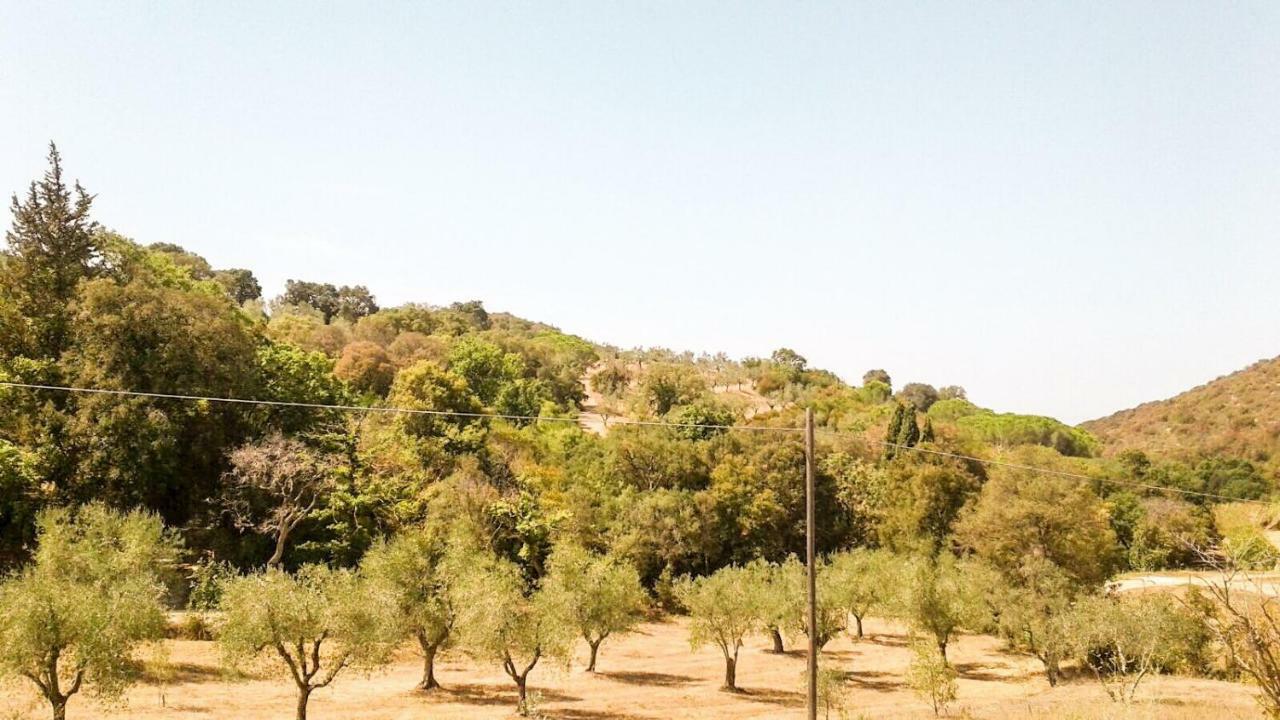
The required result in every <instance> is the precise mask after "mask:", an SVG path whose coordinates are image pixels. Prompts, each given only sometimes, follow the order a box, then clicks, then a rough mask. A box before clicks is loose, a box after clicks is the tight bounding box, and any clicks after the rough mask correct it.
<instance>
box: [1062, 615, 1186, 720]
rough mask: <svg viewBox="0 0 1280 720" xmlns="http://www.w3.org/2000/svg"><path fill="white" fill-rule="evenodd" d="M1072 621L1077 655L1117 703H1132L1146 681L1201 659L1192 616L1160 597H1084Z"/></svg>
mask: <svg viewBox="0 0 1280 720" xmlns="http://www.w3.org/2000/svg"><path fill="white" fill-rule="evenodd" d="M1070 622H1071V625H1070V628H1071V630H1070V632H1071V648H1072V650H1073V652H1074V654H1075V657H1076V658H1077V659H1078V660H1079V661H1080V663H1081V665H1083V666H1085V667H1088V668H1089V669H1090V670H1091V671H1092V672H1093V674H1094V676H1095V677H1096V678H1097V679H1098V682H1099V683H1101V684H1102V687H1103V689H1104V690H1106V692H1107V695H1108V696H1109V697H1110V698H1111V699H1112V700H1113V701H1116V702H1132V701H1133V699H1134V695H1135V694H1136V693H1137V692H1138V685H1139V684H1140V683H1141V682H1142V681H1143V679H1144V678H1146V677H1147V676H1148V675H1152V674H1156V673H1160V672H1163V671H1164V670H1166V669H1176V668H1177V667H1178V666H1179V665H1181V664H1183V663H1184V662H1185V661H1186V660H1188V659H1189V658H1193V657H1195V656H1197V655H1199V654H1200V653H1201V652H1202V648H1203V644H1204V640H1205V638H1204V637H1203V636H1202V635H1201V634H1200V631H1201V629H1202V628H1203V626H1202V625H1200V624H1199V623H1198V622H1197V620H1196V618H1195V617H1194V616H1193V615H1192V614H1191V613H1190V612H1188V611H1187V610H1186V609H1184V608H1183V607H1182V606H1180V605H1179V604H1178V601H1176V600H1175V599H1174V598H1173V597H1171V596H1170V595H1167V594H1163V593H1153V594H1140V593H1130V594H1126V595H1119V596H1101V595H1095V596H1092V597H1087V598H1084V599H1082V600H1081V601H1080V602H1078V603H1077V604H1076V606H1075V607H1074V608H1073V610H1072V614H1071V620H1070Z"/></svg>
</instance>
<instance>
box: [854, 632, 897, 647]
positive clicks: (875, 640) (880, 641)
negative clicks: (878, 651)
mask: <svg viewBox="0 0 1280 720" xmlns="http://www.w3.org/2000/svg"><path fill="white" fill-rule="evenodd" d="M861 642H868V643H872V644H874V645H889V646H890V647H906V646H907V637H906V636H905V635H887V634H871V633H868V634H867V636H866V637H864V638H862V640H861Z"/></svg>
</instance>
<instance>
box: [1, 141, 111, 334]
mask: <svg viewBox="0 0 1280 720" xmlns="http://www.w3.org/2000/svg"><path fill="white" fill-rule="evenodd" d="M92 205H93V196H92V195H90V194H89V193H88V192H86V191H85V189H84V188H82V187H81V186H80V183H79V182H76V183H75V184H74V191H73V190H72V189H68V188H67V185H66V182H65V181H64V180H63V179H62V156H61V155H60V154H59V153H58V148H57V147H56V146H55V145H54V144H53V143H49V169H48V170H46V171H45V174H44V177H43V178H42V179H40V180H38V181H35V182H32V183H31V186H30V188H29V189H28V191H27V196H26V199H25V200H23V201H21V202H19V200H18V196H17V195H14V196H13V200H12V205H11V209H12V212H13V226H12V228H10V229H9V230H8V231H7V232H6V233H5V243H6V245H7V246H8V247H7V249H6V250H4V251H3V253H2V254H0V258H2V260H3V262H0V272H2V275H0V305H4V304H10V303H12V305H13V306H14V308H15V309H16V310H17V311H18V313H20V317H21V318H22V319H23V325H24V326H25V328H24V331H23V332H21V333H16V334H19V335H20V336H21V338H22V339H23V340H24V342H23V344H22V345H20V346H12V347H8V348H6V350H5V354H6V355H8V353H11V352H12V353H14V354H15V355H26V356H28V357H32V358H48V359H56V358H57V357H58V356H59V355H61V354H62V352H63V350H65V349H66V348H67V345H68V343H69V341H70V322H71V308H72V303H71V301H72V300H74V299H75V295H76V289H77V287H78V285H79V284H80V281H81V280H83V279H86V278H92V277H95V276H97V275H98V274H100V273H101V272H102V269H103V268H102V252H103V248H102V246H101V243H100V238H99V235H98V232H97V231H98V225H97V223H95V222H94V221H93V220H91V219H90V217H89V210H90V208H91V206H92Z"/></svg>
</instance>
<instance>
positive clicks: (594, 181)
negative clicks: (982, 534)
mask: <svg viewBox="0 0 1280 720" xmlns="http://www.w3.org/2000/svg"><path fill="white" fill-rule="evenodd" d="M50 139H54V140H56V141H57V142H58V144H59V146H60V148H61V149H62V151H63V153H64V156H65V158H66V165H67V167H68V169H69V171H70V172H71V173H72V174H74V175H75V176H77V177H79V178H80V179H81V180H82V181H83V182H84V183H85V184H86V186H87V187H89V189H91V190H92V191H94V192H97V193H98V194H99V197H98V201H97V205H96V207H97V216H98V218H99V219H100V220H101V221H102V222H103V223H105V224H107V225H108V226H110V227H113V228H115V229H117V230H119V231H121V232H123V233H125V234H127V235H130V236H132V237H134V238H135V239H137V240H138V241H140V242H144V243H151V242H157V241H167V242H176V243H179V244H181V245H184V246H186V247H188V248H189V249H192V250H194V251H197V252H199V253H201V254H203V255H205V256H206V257H208V258H209V259H210V260H211V261H212V262H213V263H214V264H215V265H218V266H244V267H249V268H252V269H253V270H254V271H255V272H256V273H257V274H258V276H259V277H260V278H261V279H262V280H263V282H264V285H265V286H266V288H267V290H268V292H269V293H271V294H274V293H277V292H279V291H280V290H281V289H282V287H283V284H284V280H285V279H286V278H289V277H296V278H306V279H314V280H324V281H332V282H335V283H363V284H366V285H368V286H369V287H370V288H371V289H372V290H373V291H374V292H375V293H376V294H377V296H378V298H379V300H380V301H382V302H383V304H392V303H399V302H403V301H409V300H416V301H426V302H431V303H441V304H442V303H447V302H451V301H454V300H466V299H473V298H476V299H482V300H484V301H485V303H486V305H487V306H488V307H489V308H490V309H492V310H508V311H511V312H515V313H517V314H520V315H523V316H526V317H530V318H534V319H539V320H544V321H547V322H551V323H553V324H556V325H559V326H560V327H562V328H564V329H566V330H568V331H571V332H575V333H578V334H581V335H584V336H587V337H589V338H592V339H595V340H599V341H604V342H611V343H615V344H618V345H622V346H635V345H666V346H672V347H676V348H680V349H693V350H709V351H715V350H725V351H727V352H729V353H731V354H733V355H745V354H767V353H768V352H769V351H770V350H772V349H773V348H775V347H777V346H780V345H787V346H791V347H794V348H795V349H796V350H798V351H799V352H801V353H802V354H804V355H806V356H807V357H808V358H809V359H810V361H811V363H812V364H815V365H818V366H821V367H826V368H831V369H833V370H835V371H837V372H838V373H840V374H841V375H843V376H844V377H845V378H846V379H849V380H856V379H857V378H860V377H861V375H862V372H863V371H865V370H866V369H868V368H871V367H884V368H887V369H888V370H889V371H890V373H891V374H892V375H893V377H894V380H895V383H896V384H898V385H901V384H902V383H904V382H907V381H915V380H918V381H925V382H931V383H934V384H936V385H943V384H952V383H955V384H960V385H964V386H965V387H966V388H968V390H969V394H970V396H971V398H973V399H974V400H975V401H977V402H978V403H980V404H983V405H986V406H990V407H994V408H996V409H1001V410H1017V411H1029V412H1041V413H1046V414H1052V415H1056V416H1059V417H1062V418H1064V419H1066V420H1070V421H1079V420H1084V419H1087V418H1090V417H1095V416H1098V415H1102V414H1105V413H1109V412H1111V411H1114V410H1117V409H1120V408H1123V407H1127V406H1130V405H1133V404H1135V403H1138V402H1141V401H1145V400H1150V399H1155V398H1159V397H1164V396H1168V395H1171V394H1174V393H1176V392H1178V391H1180V390H1182V389H1185V388H1187V387H1190V386H1192V385H1195V384H1198V383H1200V382H1203V381H1206V380H1209V379H1211V378H1213V377H1215V376H1217V375H1219V374H1222V373H1225V372H1229V371H1231V370H1234V369H1237V368H1239V367H1242V366H1244V365H1245V364H1247V363H1249V362H1252V361H1253V360H1256V359H1259V358H1262V357H1272V356H1275V355H1277V354H1280V300H1278V298H1277V294H1278V293H1277V287H1276V281H1277V279H1278V278H1280V4H1277V3H1275V2H1258V3H1254V4H1235V3H1225V2H1223V3H1217V2H1213V3H1211V2H1204V3H1179V2H1158V3H1137V2H1124V3H1111V2H1105V3H1103V2H1100V3H1083V2H1063V3H1059V4H1050V3H1029V2H1028V3H1017V2H1000V3H992V4H989V5H984V4H981V3H905V2H886V3H844V2H840V3H819V2H805V3H797V2H776V3H745V2H726V3H711V2H699V3H688V2H671V3H658V2H633V3H625V4H624V3H612V2H600V1H592V2H582V3H565V2H562V3H526V2H519V3H515V2H513V3H503V4H485V3H476V2H457V3H449V4H444V3H440V4H428V3H409V2H405V3H363V2H361V3H357V2H351V3H341V4H339V3H311V2H308V3H297V4H286V3H259V2H253V3H248V2H243V3H238V2H217V3H212V2H206V3H194V2H193V3H177V2H154V3H101V2H85V3H78V4H61V3H49V4H46V3H6V4H4V5H3V6H0V190H3V191H4V192H6V193H7V192H10V191H13V190H20V189H21V188H23V187H24V186H25V184H26V183H27V182H28V181H29V180H30V179H32V178H33V177H35V176H36V175H37V174H38V173H40V172H41V171H42V169H43V156H44V153H45V147H44V145H45V143H46V142H47V141H48V140H50Z"/></svg>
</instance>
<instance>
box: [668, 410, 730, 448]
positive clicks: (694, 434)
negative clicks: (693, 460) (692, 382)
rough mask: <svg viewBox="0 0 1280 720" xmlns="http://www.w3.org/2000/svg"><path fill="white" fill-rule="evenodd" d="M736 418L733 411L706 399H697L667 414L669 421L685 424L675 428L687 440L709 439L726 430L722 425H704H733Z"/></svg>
mask: <svg viewBox="0 0 1280 720" xmlns="http://www.w3.org/2000/svg"><path fill="white" fill-rule="evenodd" d="M736 419H737V418H735V417H734V414H733V411H731V410H729V409H727V408H724V407H721V406H719V405H717V404H715V403H712V402H709V401H707V400H698V401H695V402H693V403H691V404H689V405H683V406H681V407H679V408H677V409H675V410H673V411H672V412H671V413H669V414H668V415H667V420H668V421H669V422H673V423H678V424H680V425H687V426H703V427H681V428H676V434H677V435H679V436H680V437H683V438H686V439H688V440H709V439H711V438H713V437H715V436H717V435H720V434H722V433H724V432H726V429H725V428H724V427H706V426H711V425H721V426H723V425H733V424H734V421H735V420H736Z"/></svg>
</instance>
